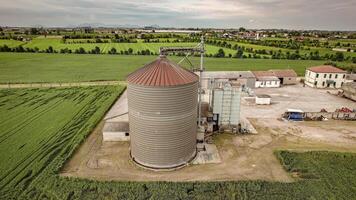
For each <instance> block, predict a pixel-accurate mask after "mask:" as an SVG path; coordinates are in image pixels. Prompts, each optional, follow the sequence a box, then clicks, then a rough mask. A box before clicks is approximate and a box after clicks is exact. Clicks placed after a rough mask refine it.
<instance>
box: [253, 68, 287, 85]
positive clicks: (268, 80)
mask: <svg viewBox="0 0 356 200" xmlns="http://www.w3.org/2000/svg"><path fill="white" fill-rule="evenodd" d="M252 73H253V74H254V75H255V77H256V83H255V87H256V88H259V87H270V88H273V87H280V82H281V81H280V80H279V78H278V77H276V76H275V75H274V73H273V72H272V71H253V72H252Z"/></svg>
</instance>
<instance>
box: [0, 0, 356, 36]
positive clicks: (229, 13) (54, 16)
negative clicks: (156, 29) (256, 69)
mask: <svg viewBox="0 0 356 200" xmlns="http://www.w3.org/2000/svg"><path fill="white" fill-rule="evenodd" d="M83 23H103V24H112V25H123V24H132V25H140V26H145V25H153V24H157V25H159V26H164V27H167V26H168V27H215V28H238V27H241V26H243V27H247V28H287V29H325V30H356V0H219V1H218V0H181V1H180V0H142V1H139V0H96V1H94V0H0V25H3V26H4V25H8V26H31V25H42V26H68V25H78V24H83Z"/></svg>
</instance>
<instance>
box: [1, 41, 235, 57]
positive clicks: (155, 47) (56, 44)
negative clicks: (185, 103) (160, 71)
mask: <svg viewBox="0 0 356 200" xmlns="http://www.w3.org/2000/svg"><path fill="white" fill-rule="evenodd" d="M70 41H73V40H70ZM79 41H81V40H79ZM5 44H6V45H8V46H10V47H15V46H18V45H20V44H23V47H24V48H35V47H37V48H39V49H40V50H45V49H47V48H48V47H49V46H52V47H53V49H55V50H57V51H59V50H61V49H65V48H68V49H71V50H72V51H74V50H76V49H79V48H80V47H83V48H84V49H85V51H91V50H92V49H94V48H95V47H96V46H97V47H99V48H100V51H101V53H107V52H108V51H109V50H110V49H111V48H116V50H117V52H120V51H127V50H128V49H129V48H132V49H133V52H134V53H136V52H137V51H142V50H146V49H148V50H150V51H151V52H154V53H158V52H159V48H160V47H167V46H176V47H181V46H187V47H194V46H196V45H197V43H164V42H163V43H143V42H142V40H139V42H138V43H84V44H81V43H79V44H65V43H62V42H61V39H60V38H41V37H38V38H34V39H33V40H31V41H30V42H18V41H15V40H0V45H5ZM220 48H221V47H216V46H212V45H206V52H207V53H208V54H216V53H217V52H218V50H219V49H220ZM222 49H224V51H225V54H226V55H228V54H229V53H230V54H231V55H233V54H235V53H236V51H234V50H232V49H228V48H222Z"/></svg>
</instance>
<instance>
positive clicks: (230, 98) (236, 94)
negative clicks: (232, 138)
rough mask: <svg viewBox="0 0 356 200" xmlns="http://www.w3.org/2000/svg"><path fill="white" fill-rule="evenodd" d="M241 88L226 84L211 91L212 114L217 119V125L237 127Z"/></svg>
mask: <svg viewBox="0 0 356 200" xmlns="http://www.w3.org/2000/svg"><path fill="white" fill-rule="evenodd" d="M240 101H241V86H240V84H238V83H231V82H226V83H225V84H224V86H223V87H219V88H214V89H213V103H212V105H213V114H216V115H217V116H218V118H219V120H218V125H219V126H220V125H222V126H237V125H238V124H239V123H240Z"/></svg>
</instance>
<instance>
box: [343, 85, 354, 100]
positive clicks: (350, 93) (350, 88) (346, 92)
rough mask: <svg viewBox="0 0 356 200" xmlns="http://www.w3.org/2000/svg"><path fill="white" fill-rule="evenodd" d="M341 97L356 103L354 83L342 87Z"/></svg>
mask: <svg viewBox="0 0 356 200" xmlns="http://www.w3.org/2000/svg"><path fill="white" fill-rule="evenodd" d="M341 88H342V90H343V96H344V97H346V98H349V99H352V100H354V101H356V82H349V83H345V84H343V85H342V87H341Z"/></svg>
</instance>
